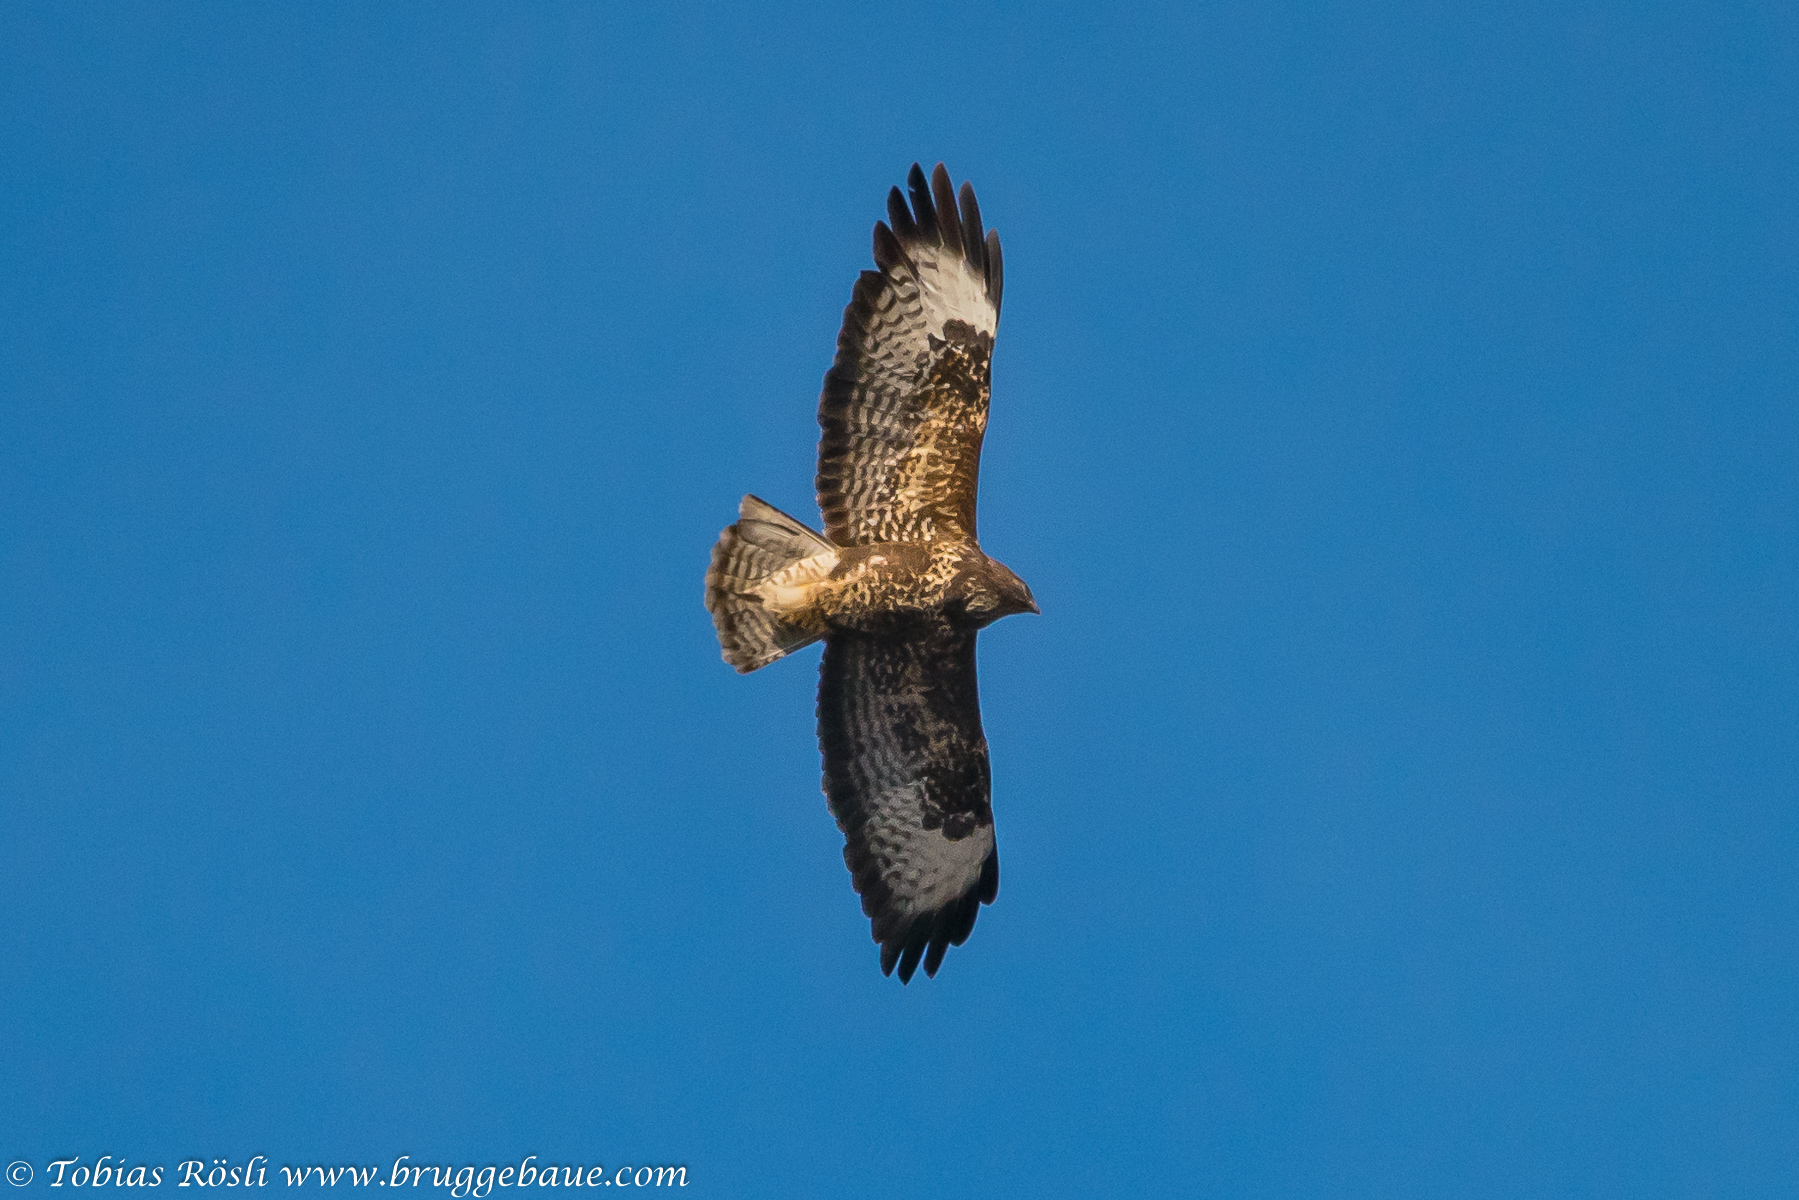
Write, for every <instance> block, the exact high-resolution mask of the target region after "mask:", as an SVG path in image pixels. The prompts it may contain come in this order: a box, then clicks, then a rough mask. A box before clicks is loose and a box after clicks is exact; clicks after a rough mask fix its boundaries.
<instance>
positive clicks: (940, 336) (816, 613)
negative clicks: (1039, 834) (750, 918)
mask: <svg viewBox="0 0 1799 1200" xmlns="http://www.w3.org/2000/svg"><path fill="white" fill-rule="evenodd" d="M907 183H908V187H909V190H910V192H911V206H910V208H908V206H907V203H906V196H904V195H902V194H901V192H900V190H899V189H898V188H894V189H893V190H892V192H891V193H890V194H889V195H888V198H887V215H888V219H887V221H881V222H876V224H875V228H874V260H875V265H876V266H878V267H879V268H880V270H878V271H864V272H862V276H861V278H860V279H858V280H857V281H856V287H855V291H854V293H853V294H852V296H851V298H850V303H849V307H847V308H845V309H844V310H843V329H842V330H841V332H839V333H838V335H837V357H836V359H835V361H833V362H832V364H831V369H830V371H829V372H827V373H826V375H825V383H824V392H823V394H822V395H821V396H820V397H819V401H818V423H819V425H820V426H821V427H822V429H823V433H822V435H821V436H820V437H819V441H818V480H817V484H818V506H819V508H820V509H821V510H823V512H824V519H825V530H824V534H823V535H822V536H821V535H819V534H817V533H814V532H813V531H812V530H811V529H808V528H807V527H806V526H805V525H803V524H801V523H800V522H799V521H796V520H795V519H794V518H792V517H790V516H788V515H787V514H786V513H784V512H781V511H780V510H779V509H777V508H775V507H774V506H773V505H770V504H766V503H764V502H763V501H761V500H758V499H757V498H756V497H754V496H745V497H744V498H743V503H742V505H741V507H740V508H739V509H738V519H737V523H736V524H734V525H732V526H730V527H729V528H727V529H726V530H725V531H724V532H723V533H722V534H720V535H719V539H718V544H717V545H715V546H714V547H713V548H712V567H711V569H710V570H709V571H707V572H706V608H707V610H708V611H710V612H711V614H712V621H713V624H714V625H715V626H716V627H717V629H718V640H719V644H720V645H721V646H722V647H723V648H724V657H725V661H726V662H728V663H730V664H731V665H732V666H734V667H736V668H737V669H738V670H739V671H741V672H744V673H748V672H750V671H754V670H755V669H756V668H758V667H762V666H766V665H768V664H769V663H771V662H773V661H774V660H775V659H777V658H780V657H782V656H783V655H785V654H790V653H792V652H793V651H795V650H797V649H799V648H800V647H801V646H806V645H810V644H811V643H813V642H815V641H818V640H819V639H820V638H822V639H824V643H825V653H824V661H823V663H822V664H821V665H820V667H819V680H818V743H819V748H820V749H821V750H822V751H823V754H824V790H825V796H826V798H827V800H828V801H829V803H830V806H831V813H832V815H833V816H835V817H836V818H837V825H838V828H840V829H841V830H842V831H843V836H844V842H845V844H844V848H843V859H844V862H845V863H847V864H848V865H849V869H850V877H851V879H852V880H853V881H854V883H855V887H856V891H857V892H858V893H860V894H861V896H862V911H863V912H864V913H866V914H867V915H868V917H869V919H870V921H872V922H873V926H874V940H875V941H876V942H878V943H880V946H881V972H882V973H883V974H891V973H892V972H893V969H894V967H895V966H896V965H897V966H898V968H899V976H900V981H901V982H902V983H905V982H910V981H911V979H912V973H913V972H914V971H915V970H916V969H917V968H918V964H919V961H920V959H922V960H923V962H924V970H925V974H926V975H935V974H936V973H937V968H938V966H939V965H940V964H941V963H942V962H943V954H944V951H945V950H946V949H948V948H949V947H950V946H960V945H961V944H962V943H963V942H964V941H966V940H967V939H968V935H969V932H970V931H971V930H972V929H973V928H974V919H975V914H976V912H978V911H979V909H980V906H981V905H982V904H991V903H992V902H993V898H994V897H995V896H996V895H997V894H998V893H999V851H998V849H997V848H996V846H995V844H994V839H993V808H992V804H991V802H990V795H989V792H990V788H989V775H988V767H987V739H986V737H985V736H984V735H983V734H982V733H981V707H980V700H979V697H978V695H977V693H976V688H975V653H974V643H975V635H976V634H977V633H978V632H979V631H980V630H981V629H982V628H983V627H984V626H986V625H989V624H991V623H992V622H994V621H997V620H998V619H999V618H1001V617H1004V616H1009V615H1010V614H1012V613H1023V612H1032V613H1034V612H1036V611H1037V603H1036V601H1035V600H1034V599H1033V598H1032V597H1031V589H1030V588H1028V587H1026V586H1025V583H1024V580H1022V579H1020V578H1019V577H1018V576H1016V575H1014V574H1013V573H1012V572H1011V571H1009V570H1007V569H1006V568H1005V567H1004V566H1001V565H1000V564H999V563H998V562H996V561H994V560H993V559H991V558H988V557H987V556H986V555H985V554H984V553H982V552H981V545H980V542H979V541H978V540H977V539H976V537H975V490H976V483H977V478H978V475H979V472H980V466H981V436H982V434H983V433H985V432H986V429H987V391H988V366H989V362H990V360H991V358H992V355H993V335H994V333H995V331H996V330H997V329H998V328H999V302H1000V280H1001V276H1000V254H999V235H998V234H995V233H987V234H986V235H984V236H983V234H982V232H981V210H980V208H979V207H978V206H977V205H976V204H975V198H974V188H972V187H971V186H969V185H968V184H966V183H964V184H963V185H962V192H961V195H960V197H958V196H957V195H956V193H955V191H954V190H953V188H952V187H951V186H950V178H949V172H947V171H945V170H944V169H943V165H942V164H941V163H939V164H938V165H937V169H936V170H935V171H934V172H932V174H931V178H930V180H929V182H926V180H925V175H924V172H923V171H922V170H921V169H919V167H918V165H917V164H916V163H915V164H913V167H912V172H911V174H910V176H909V177H908V179H907ZM889 222H890V223H889Z"/></svg>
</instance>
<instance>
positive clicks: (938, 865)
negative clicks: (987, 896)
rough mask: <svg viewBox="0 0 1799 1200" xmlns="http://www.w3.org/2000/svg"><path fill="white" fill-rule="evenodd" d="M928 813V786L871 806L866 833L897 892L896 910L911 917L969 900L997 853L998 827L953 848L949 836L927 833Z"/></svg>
mask: <svg viewBox="0 0 1799 1200" xmlns="http://www.w3.org/2000/svg"><path fill="white" fill-rule="evenodd" d="M902 795H904V797H905V799H903V800H901V798H900V797H901V796H902ZM923 809H924V786H923V785H922V784H913V785H912V786H911V787H910V788H908V789H907V790H906V792H903V793H902V792H890V793H888V794H887V795H883V796H882V797H881V798H880V800H879V801H878V802H877V803H875V804H873V805H872V806H870V811H869V815H868V822H867V824H865V825H864V826H863V827H862V828H863V836H864V837H866V838H867V839H868V848H869V850H870V851H871V852H872V853H873V854H874V856H875V859H876V861H877V862H879V863H880V866H881V877H882V878H883V879H884V880H886V882H887V886H888V887H890V888H892V889H893V904H894V907H895V908H896V909H898V910H899V911H900V912H903V913H906V914H907V915H916V914H918V913H922V912H930V911H932V910H933V909H938V908H942V907H943V906H944V905H946V904H949V903H951V902H952V901H955V900H959V899H961V898H962V897H963V896H966V895H967V894H968V892H969V890H970V889H972V888H973V887H974V886H975V884H976V883H978V882H979V881H980V878H981V864H982V863H983V862H984V861H986V858H987V853H988V851H990V850H992V849H993V826H991V825H984V826H982V827H980V828H979V829H976V830H975V831H974V832H973V833H971V834H969V835H968V836H967V837H965V838H962V839H960V840H959V841H953V842H952V841H951V840H950V839H948V838H946V837H944V836H943V830H941V829H926V828H925V827H924V822H923V820H922V819H921V818H922V813H923Z"/></svg>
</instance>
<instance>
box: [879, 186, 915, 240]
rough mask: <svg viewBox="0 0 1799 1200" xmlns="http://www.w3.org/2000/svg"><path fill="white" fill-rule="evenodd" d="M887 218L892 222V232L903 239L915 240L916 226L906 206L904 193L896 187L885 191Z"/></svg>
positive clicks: (910, 211)
mask: <svg viewBox="0 0 1799 1200" xmlns="http://www.w3.org/2000/svg"><path fill="white" fill-rule="evenodd" d="M887 219H888V221H890V222H892V224H893V232H894V233H896V234H898V235H899V236H900V237H901V238H902V239H904V240H905V241H915V240H916V239H917V237H918V226H917V224H916V223H914V221H913V220H912V210H911V209H909V208H907V207H906V195H905V193H904V192H902V191H900V190H899V189H898V188H892V189H890V190H889V191H888V193H887Z"/></svg>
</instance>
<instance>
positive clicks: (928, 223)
mask: <svg viewBox="0 0 1799 1200" xmlns="http://www.w3.org/2000/svg"><path fill="white" fill-rule="evenodd" d="M906 188H907V190H908V191H910V192H911V193H912V214H913V224H914V225H916V226H917V227H918V236H919V239H920V240H921V241H926V242H934V241H936V240H937V209H936V206H935V205H933V204H932V203H931V185H930V184H929V183H927V182H925V177H924V168H923V167H921V166H919V165H918V164H917V163H913V164H912V170H911V171H910V172H908V173H907V175H906Z"/></svg>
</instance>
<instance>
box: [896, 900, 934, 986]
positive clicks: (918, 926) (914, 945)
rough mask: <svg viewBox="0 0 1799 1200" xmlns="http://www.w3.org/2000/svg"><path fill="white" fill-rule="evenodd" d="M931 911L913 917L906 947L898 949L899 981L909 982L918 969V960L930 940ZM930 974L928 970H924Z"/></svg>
mask: <svg viewBox="0 0 1799 1200" xmlns="http://www.w3.org/2000/svg"><path fill="white" fill-rule="evenodd" d="M933 916H935V914H933V913H925V914H924V915H922V916H919V917H914V918H913V920H912V931H911V932H910V933H909V934H907V935H906V948H905V949H904V950H902V951H900V960H899V977H900V982H901V983H911V982H912V973H913V972H914V971H916V970H918V960H919V957H920V956H921V955H923V954H924V952H925V946H926V945H928V944H929V942H930V940H931V925H932V918H933ZM926 974H927V975H928V974H930V972H928V971H927V972H926Z"/></svg>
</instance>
